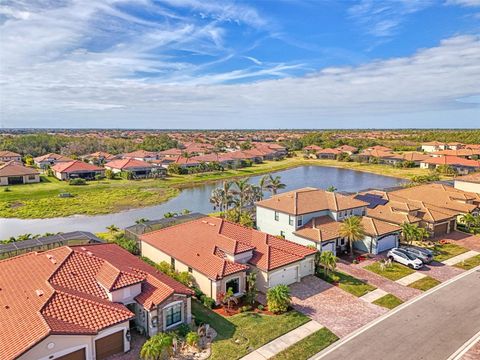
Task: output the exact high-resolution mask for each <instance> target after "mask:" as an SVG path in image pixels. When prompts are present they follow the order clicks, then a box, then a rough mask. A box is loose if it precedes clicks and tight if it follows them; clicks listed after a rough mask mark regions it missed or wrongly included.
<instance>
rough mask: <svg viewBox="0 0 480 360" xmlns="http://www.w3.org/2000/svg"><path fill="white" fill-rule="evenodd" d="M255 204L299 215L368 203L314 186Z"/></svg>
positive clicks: (337, 209) (350, 207)
mask: <svg viewBox="0 0 480 360" xmlns="http://www.w3.org/2000/svg"><path fill="white" fill-rule="evenodd" d="M256 205H257V206H261V207H265V208H268V209H273V210H276V211H280V212H284V213H287V214H293V215H301V214H308V213H312V212H316V211H322V210H331V211H341V210H346V209H353V208H358V207H362V206H367V205H368V204H367V203H366V202H364V201H360V200H357V199H354V197H353V196H344V195H341V194H338V193H335V192H328V191H324V190H320V189H315V188H303V189H298V190H294V191H290V192H286V193H282V194H279V195H274V196H272V197H271V198H269V199H265V200H262V201H259V202H257V203H256Z"/></svg>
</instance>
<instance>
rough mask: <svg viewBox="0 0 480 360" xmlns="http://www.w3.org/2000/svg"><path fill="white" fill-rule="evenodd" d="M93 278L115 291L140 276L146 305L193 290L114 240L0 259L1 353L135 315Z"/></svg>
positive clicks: (11, 354) (6, 356) (16, 352)
mask: <svg viewBox="0 0 480 360" xmlns="http://www.w3.org/2000/svg"><path fill="white" fill-rule="evenodd" d="M112 274H113V276H112ZM115 274H116V275H115ZM97 278H100V279H101V280H100V282H101V281H105V284H106V283H107V282H108V284H110V287H111V288H112V289H113V290H114V289H118V288H120V287H123V286H126V285H130V284H134V283H138V282H139V281H142V292H141V293H140V295H139V296H137V298H136V299H135V300H137V302H138V303H140V304H142V305H144V306H146V307H147V308H149V309H150V308H151V306H153V305H158V304H161V303H162V302H163V301H165V300H166V299H168V297H170V296H171V295H172V294H174V293H179V294H185V295H191V294H192V292H191V290H189V289H188V288H186V287H185V286H183V285H182V284H180V283H178V282H176V281H174V280H173V279H171V278H169V277H167V276H166V275H165V274H162V273H160V272H158V271H157V270H155V269H154V268H152V267H151V266H149V265H147V264H146V263H144V262H143V261H141V260H140V259H138V258H136V257H135V256H133V255H131V254H130V253H128V252H127V251H126V250H124V249H122V248H120V247H119V246H117V245H115V244H97V245H83V246H71V247H67V246H64V247H60V248H57V249H53V250H49V251H46V252H43V253H36V252H31V253H27V254H25V255H20V256H17V257H13V258H9V259H6V260H2V261H0V319H1V321H2V326H1V327H0V350H1V351H2V353H1V358H2V359H13V358H15V357H17V356H19V355H20V354H22V353H24V352H25V351H26V350H28V349H29V348H30V347H32V346H33V345H35V344H36V343H38V342H39V341H40V340H42V339H43V338H45V337H46V336H48V335H50V334H95V333H97V332H98V331H99V330H101V329H103V328H106V327H109V326H112V325H114V324H117V323H119V322H123V321H126V320H128V319H130V318H131V317H132V316H134V315H133V314H132V313H131V312H130V311H129V310H128V309H127V308H126V307H125V306H124V305H122V304H117V303H112V302H110V301H109V300H108V296H107V290H106V286H102V285H101V284H100V283H99V281H98V280H97ZM105 284H104V285H105Z"/></svg>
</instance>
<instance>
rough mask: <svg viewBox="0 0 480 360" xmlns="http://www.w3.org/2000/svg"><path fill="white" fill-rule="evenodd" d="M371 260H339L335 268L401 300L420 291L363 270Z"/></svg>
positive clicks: (407, 298) (405, 299) (408, 298)
mask: <svg viewBox="0 0 480 360" xmlns="http://www.w3.org/2000/svg"><path fill="white" fill-rule="evenodd" d="M370 263H371V261H368V260H367V261H362V262H361V263H360V264H351V263H347V262H344V261H342V260H340V261H339V262H337V269H338V270H340V271H343V272H344V273H347V274H350V275H352V276H353V277H356V278H357V279H359V280H362V281H363V282H366V283H367V284H370V285H373V286H375V287H377V288H379V289H382V290H384V291H386V292H388V293H390V294H392V295H395V296H396V297H398V298H399V299H402V300H403V301H407V300H410V299H411V298H414V297H415V296H417V295H420V294H421V293H422V291H421V290H418V289H413V288H410V287H407V286H403V285H400V284H398V283H396V282H395V281H392V280H389V279H387V278H384V277H383V276H380V275H378V274H375V273H373V272H371V271H368V270H365V269H364V268H363V266H367V265H369V264H370Z"/></svg>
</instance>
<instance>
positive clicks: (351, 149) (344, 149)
mask: <svg viewBox="0 0 480 360" xmlns="http://www.w3.org/2000/svg"><path fill="white" fill-rule="evenodd" d="M337 149H338V150H340V151H341V152H342V153H346V154H348V155H353V154H355V153H356V152H357V151H358V148H356V147H355V146H350V145H342V146H339V147H337Z"/></svg>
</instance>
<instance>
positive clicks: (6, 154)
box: [0, 150, 22, 157]
mask: <svg viewBox="0 0 480 360" xmlns="http://www.w3.org/2000/svg"><path fill="white" fill-rule="evenodd" d="M19 156H20V157H21V156H22V155H20V154H17V153H16V152H13V151H8V150H2V151H0V157H19Z"/></svg>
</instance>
